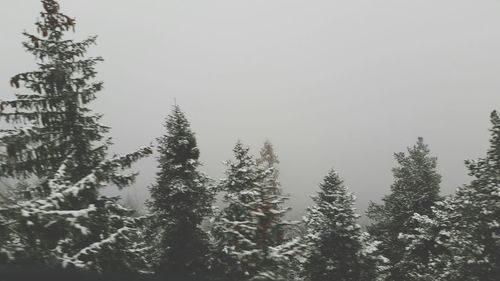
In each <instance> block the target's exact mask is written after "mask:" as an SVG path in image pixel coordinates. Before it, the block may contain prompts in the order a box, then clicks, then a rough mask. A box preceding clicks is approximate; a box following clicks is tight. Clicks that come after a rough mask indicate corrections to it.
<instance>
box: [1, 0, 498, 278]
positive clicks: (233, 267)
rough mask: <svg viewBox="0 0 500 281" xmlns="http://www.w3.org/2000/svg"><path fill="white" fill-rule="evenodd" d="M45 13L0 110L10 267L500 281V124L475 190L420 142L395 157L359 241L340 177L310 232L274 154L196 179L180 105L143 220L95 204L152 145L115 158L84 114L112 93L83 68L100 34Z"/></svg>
mask: <svg viewBox="0 0 500 281" xmlns="http://www.w3.org/2000/svg"><path fill="white" fill-rule="evenodd" d="M41 3H42V7H43V9H42V12H41V13H40V17H39V19H38V21H37V22H36V27H37V32H36V33H34V34H31V33H24V36H25V37H26V41H25V42H24V43H23V46H24V48H25V49H26V51H27V52H28V53H31V54H32V55H33V56H34V57H35V59H36V62H37V66H38V67H37V69H36V70H34V71H30V72H25V73H20V74H17V75H15V76H14V77H13V78H12V79H11V80H10V83H11V85H12V86H13V87H14V88H16V89H22V93H17V94H16V95H15V97H14V98H13V99H12V100H2V101H0V120H2V122H3V124H2V129H1V130H0V146H1V151H0V179H2V183H4V184H5V185H9V186H10V188H4V189H3V190H2V191H1V192H0V265H1V268H3V269H16V268H18V269H26V268H30V269H33V268H34V269H47V270H63V271H67V272H82V273H85V272H94V273H99V274H105V273H113V272H121V273H130V274H137V276H140V275H143V276H160V277H165V278H171V280H213V281H217V280H220V281H223V280H224V281H235V280H241V281H247V280H248V281H250V280H267V281H271V280H297V281H298V280H303V281H327V280H352V281H355V280H363V281H364V280H393V281H401V280H415V281H416V280H419V281H424V280H456V281H458V280H481V281H482V280H486V281H489V280H491V281H493V280H498V276H500V117H499V116H498V114H497V112H496V111H493V112H492V113H491V123H492V128H491V138H490V147H489V148H488V150H487V152H486V155H485V156H484V157H483V158H480V159H478V160H475V161H466V166H467V168H468V170H469V174H470V175H471V176H472V180H471V182H469V183H467V184H465V185H463V186H461V187H459V188H457V190H456V191H455V193H453V194H451V195H449V196H445V197H443V196H441V195H440V190H439V189H440V182H441V176H440V175H439V173H438V172H437V169H436V166H437V159H436V158H435V157H433V156H432V155H431V154H430V150H429V148H428V146H427V145H426V144H425V143H424V141H423V139H422V138H419V139H418V140H417V142H416V144H415V145H413V146H411V147H409V148H408V150H407V151H406V152H401V153H396V154H395V160H396V162H397V165H396V167H395V168H393V170H392V172H393V175H394V183H393V184H392V186H391V192H390V194H389V195H387V196H385V197H384V198H383V200H382V202H381V203H380V204H373V203H372V204H371V205H370V207H369V209H368V211H367V215H368V217H369V218H370V219H371V220H372V224H371V225H369V226H368V227H367V229H363V228H362V227H361V226H360V225H358V224H357V219H358V217H359V215H358V214H357V213H356V210H355V209H354V207H353V206H354V201H355V198H354V196H353V194H352V193H350V192H349V190H348V188H347V187H346V186H345V185H344V182H343V180H342V178H341V176H340V175H339V174H338V173H337V172H336V171H335V170H331V171H330V172H329V173H328V174H327V175H326V176H325V178H324V179H323V181H322V183H321V184H320V186H319V188H320V190H319V192H318V193H317V194H316V195H315V196H314V206H312V207H310V208H308V209H307V211H306V214H305V216H304V219H303V221H301V222H297V221H288V220H286V219H285V215H286V213H287V211H288V210H289V208H288V207H287V206H286V201H287V199H288V197H287V196H285V195H284V192H283V188H282V186H281V185H280V181H279V169H278V164H279V160H278V157H277V155H276V154H275V152H274V148H273V145H272V144H271V143H270V142H268V141H266V142H265V143H264V146H263V147H262V149H261V151H260V153H259V155H258V156H257V157H255V156H253V155H252V154H251V153H250V152H249V148H248V147H247V146H245V145H244V144H243V143H241V142H237V143H236V145H235V146H234V148H233V152H234V158H233V159H232V160H229V161H227V162H226V163H225V164H226V177H225V179H223V180H220V181H215V180H213V179H211V178H210V177H208V176H207V175H205V174H203V173H202V172H201V171H200V166H201V164H200V161H199V155H200V151H199V149H198V146H197V142H196V137H195V134H194V132H193V131H192V130H191V127H190V123H189V121H188V120H187V118H186V115H185V113H184V112H183V111H182V110H181V109H180V107H179V106H178V105H175V106H173V108H172V111H171V112H170V113H169V115H168V116H167V118H166V120H165V123H164V126H165V134H164V135H163V136H162V137H160V138H158V139H157V142H156V143H157V145H156V150H157V151H158V154H159V157H158V159H157V161H158V168H159V169H158V170H159V171H158V173H157V176H156V179H155V181H154V184H153V185H152V186H150V188H149V190H150V193H151V199H149V200H148V201H147V203H146V205H147V209H148V212H147V213H146V214H145V215H139V214H137V212H135V211H134V210H132V209H129V208H126V207H125V206H123V204H121V203H120V201H119V200H120V198H119V197H112V196H105V195H103V194H102V193H101V192H100V191H101V190H102V189H103V188H104V187H105V186H108V185H113V186H118V187H119V188H122V187H125V186H128V185H130V184H131V183H133V181H134V178H135V176H136V175H137V173H135V172H130V168H131V166H132V165H133V163H134V162H136V161H137V160H138V159H141V158H143V157H147V156H149V155H150V154H152V152H153V150H154V149H155V148H154V147H152V146H146V147H143V148H139V149H138V150H136V151H133V152H131V153H128V154H125V155H110V153H109V152H108V150H109V148H110V146H111V145H112V141H111V139H110V138H108V137H106V134H107V132H108V131H109V128H108V127H106V126H103V125H101V124H100V118H101V115H99V114H96V113H94V112H93V111H92V110H91V109H90V107H89V104H90V103H91V102H92V101H93V100H95V99H96V96H97V94H98V93H99V91H100V90H102V88H103V83H102V82H100V81H98V80H96V75H97V72H96V70H95V65H96V64H97V63H98V62H100V61H102V58H100V57H88V56H87V55H86V52H87V49H88V48H89V47H90V46H91V45H93V44H95V42H96V37H89V38H87V39H85V40H83V41H75V40H72V39H68V38H67V37H65V34H66V33H67V32H71V31H74V27H75V20H74V19H73V18H71V17H69V16H67V15H65V14H63V13H62V12H61V11H60V6H59V4H58V3H57V1H55V0H41ZM20 91H21V90H20ZM7 182H8V184H7ZM219 195H220V196H221V197H222V202H221V206H220V207H217V206H216V198H217V197H218V196H219ZM134 276H135V275H134Z"/></svg>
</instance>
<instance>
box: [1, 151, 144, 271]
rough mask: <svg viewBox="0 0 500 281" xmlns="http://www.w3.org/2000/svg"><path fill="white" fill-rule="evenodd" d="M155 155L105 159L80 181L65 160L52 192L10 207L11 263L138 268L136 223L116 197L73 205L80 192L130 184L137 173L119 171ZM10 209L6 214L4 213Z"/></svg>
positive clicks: (53, 178) (97, 268) (51, 180)
mask: <svg viewBox="0 0 500 281" xmlns="http://www.w3.org/2000/svg"><path fill="white" fill-rule="evenodd" d="M150 153H151V149H150V148H148V147H146V148H143V149H140V150H138V151H137V152H134V153H130V154H127V155H123V156H120V157H118V156H115V157H112V158H109V159H105V160H103V161H102V162H101V163H99V164H98V165H97V166H96V167H94V168H93V169H92V170H91V172H90V173H89V174H88V175H87V176H85V177H84V178H82V179H81V180H80V181H78V182H73V181H72V180H71V177H70V176H69V175H68V172H69V171H71V170H70V169H67V166H66V163H71V161H72V159H71V158H70V157H68V158H67V159H66V161H64V162H63V164H62V165H61V167H60V168H59V169H58V171H57V172H56V173H55V174H54V175H52V176H50V178H49V180H48V181H47V187H48V188H47V190H48V191H49V192H48V194H47V196H44V197H43V198H33V199H30V200H25V201H20V202H17V203H15V204H11V205H9V206H8V207H7V208H6V209H5V211H8V213H7V214H8V215H7V216H6V217H7V218H9V219H10V225H9V228H10V230H12V231H10V232H9V237H8V240H7V241H5V242H6V243H2V245H0V252H3V253H5V254H6V256H7V264H8V265H10V266H17V267H41V268H51V269H62V268H74V269H84V270H91V271H96V272H107V271H114V272H116V271H139V270H142V268H143V267H144V265H142V264H141V263H142V261H141V258H140V257H139V256H138V255H137V254H136V253H134V249H136V248H137V247H138V246H137V245H135V244H134V243H135V241H137V239H134V237H135V235H136V229H137V225H138V224H137V222H136V220H135V219H134V218H133V216H132V215H131V210H128V209H125V208H123V207H122V206H121V205H119V204H118V203H117V201H118V198H117V197H106V196H99V197H98V198H96V199H95V200H94V201H92V202H88V203H87V205H85V206H83V207H81V208H74V205H75V204H74V203H73V202H75V201H80V200H81V198H80V194H81V193H86V192H89V191H91V192H93V193H98V190H99V189H101V188H103V187H104V186H106V185H107V184H108V183H112V184H120V185H127V184H130V183H131V182H132V181H133V179H134V177H135V175H136V173H131V174H123V175H122V174H118V172H119V171H120V170H123V169H127V168H129V167H130V165H131V164H132V163H133V162H135V161H136V160H138V159H139V158H141V157H144V156H146V155H148V154H150ZM5 213H6V212H2V214H5Z"/></svg>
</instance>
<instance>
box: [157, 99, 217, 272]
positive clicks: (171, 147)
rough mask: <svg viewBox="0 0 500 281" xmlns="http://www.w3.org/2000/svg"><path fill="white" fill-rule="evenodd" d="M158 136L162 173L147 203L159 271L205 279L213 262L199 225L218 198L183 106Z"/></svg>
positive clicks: (158, 175)
mask: <svg viewBox="0 0 500 281" xmlns="http://www.w3.org/2000/svg"><path fill="white" fill-rule="evenodd" d="M165 128H166V129H167V133H166V135H164V136H163V137H161V138H160V139H158V142H159V148H158V152H159V153H160V157H159V159H158V161H159V170H160V171H159V172H158V174H157V180H156V183H155V184H154V185H153V186H152V187H151V200H150V201H149V203H148V205H149V208H150V212H151V214H152V216H153V229H154V232H153V233H154V235H155V236H157V237H158V238H157V240H158V242H157V243H158V245H156V246H155V248H156V249H157V251H156V253H155V254H154V255H155V256H156V259H157V260H156V261H155V262H156V268H155V271H156V272H157V273H159V274H164V275H166V276H168V277H169V278H179V279H182V280H190V279H192V278H201V277H204V276H205V275H206V273H207V270H208V266H209V263H208V261H209V244H208V237H207V235H206V234H205V232H204V231H202V229H201V228H200V227H201V223H202V222H203V220H204V219H205V218H206V216H207V215H209V214H210V213H211V204H212V202H213V200H214V194H213V191H212V190H211V188H210V186H209V185H210V181H209V179H208V178H207V177H206V176H205V175H203V174H202V173H200V172H199V171H198V167H199V166H200V162H199V160H198V158H199V155H200V152H199V150H198V147H197V144H196V138H195V136H194V134H193V132H192V131H191V129H190V124H189V122H188V120H187V119H186V117H185V115H184V113H183V112H182V111H181V110H180V108H179V106H177V105H176V106H174V108H173V110H172V113H171V114H170V115H169V116H168V118H167V120H166V122H165Z"/></svg>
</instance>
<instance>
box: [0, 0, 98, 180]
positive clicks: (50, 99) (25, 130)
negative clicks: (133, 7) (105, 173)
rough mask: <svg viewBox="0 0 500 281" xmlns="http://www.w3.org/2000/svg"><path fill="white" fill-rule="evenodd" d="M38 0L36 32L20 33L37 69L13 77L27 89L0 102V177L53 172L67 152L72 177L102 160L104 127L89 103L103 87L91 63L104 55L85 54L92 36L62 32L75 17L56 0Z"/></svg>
mask: <svg viewBox="0 0 500 281" xmlns="http://www.w3.org/2000/svg"><path fill="white" fill-rule="evenodd" d="M41 3H42V5H43V11H42V12H41V13H40V19H39V20H38V21H37V22H36V26H37V31H38V34H30V33H26V32H25V33H23V34H24V36H26V38H27V41H26V42H24V43H23V45H24V47H25V49H26V51H27V52H29V53H31V54H33V56H34V57H35V59H36V61H37V65H38V69H37V70H34V71H31V72H25V73H20V74H17V75H15V76H14V77H12V79H11V80H10V84H11V85H12V86H13V87H15V88H16V89H17V88H20V87H24V89H25V90H26V92H24V93H17V94H16V98H15V99H13V100H8V101H0V119H2V120H4V121H6V122H7V123H9V124H11V125H10V128H8V129H1V130H0V143H1V144H2V146H3V150H4V151H3V153H1V154H0V155H1V156H0V157H1V158H0V160H1V161H0V176H32V175H36V176H38V177H46V176H49V175H52V174H53V173H55V172H56V170H57V169H58V168H59V166H60V165H61V163H62V162H63V161H64V159H66V157H67V156H68V155H69V153H70V152H71V153H72V158H73V159H74V161H73V162H74V163H76V164H77V165H75V166H68V165H67V166H66V169H67V170H68V173H69V175H70V176H71V179H72V180H74V181H76V180H79V179H81V178H83V177H84V176H86V175H88V174H89V173H90V171H91V170H92V168H93V167H95V166H96V165H97V164H98V163H99V162H101V161H102V159H103V157H104V155H105V148H106V147H107V146H101V145H97V146H96V145H94V144H95V143H96V142H99V141H101V140H102V139H103V136H102V134H103V133H105V132H107V131H108V128H107V127H105V126H102V125H100V124H99V123H98V121H99V119H100V115H97V114H93V113H92V112H91V111H90V109H89V108H88V104H89V103H90V102H91V101H92V100H94V99H95V94H96V93H97V92H98V91H100V90H101V89H102V83H101V82H95V81H94V78H95V76H96V71H95V69H94V67H95V64H96V63H97V62H99V61H101V60H102V59H101V58H87V57H85V53H86V52H87V48H88V47H89V46H91V45H93V44H95V40H96V37H90V38H88V39H85V40H83V41H81V42H75V41H74V40H72V39H67V38H66V37H65V34H66V33H67V32H68V31H70V30H74V27H75V20H74V19H72V18H71V17H69V16H67V15H65V14H63V13H61V12H60V7H59V4H58V3H57V1H54V0H41ZM5 128H6V127H5Z"/></svg>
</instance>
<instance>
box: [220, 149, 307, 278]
mask: <svg viewBox="0 0 500 281" xmlns="http://www.w3.org/2000/svg"><path fill="white" fill-rule="evenodd" d="M233 151H234V153H235V158H236V161H234V162H227V166H228V170H227V172H226V174H227V178H226V179H224V180H223V181H222V182H221V188H220V189H221V190H223V191H225V195H224V202H225V203H226V205H227V206H226V207H225V208H224V209H223V210H222V211H221V212H220V213H219V214H218V216H217V217H216V219H215V223H214V230H213V233H214V237H215V240H216V241H215V244H216V248H217V250H218V253H219V255H220V256H219V261H220V263H221V267H222V268H223V271H224V272H223V275H224V279H223V280H242V281H244V280H286V276H285V275H286V270H287V268H286V266H285V265H286V264H287V263H288V262H289V260H290V259H292V258H294V257H295V256H296V255H297V252H298V251H299V247H298V243H297V241H295V240H292V241H285V240H284V239H282V238H281V237H279V239H278V240H280V241H276V240H275V237H273V235H274V234H275V229H276V228H279V227H282V226H283V224H287V222H281V221H276V218H277V217H280V216H282V215H283V214H284V213H285V212H286V209H283V208H282V207H281V206H282V204H283V203H284V199H285V198H284V197H283V196H281V195H278V194H275V192H274V191H275V190H276V189H275V188H276V185H275V184H276V181H275V180H276V179H275V178H274V176H273V172H272V171H273V169H272V168H271V169H264V168H262V167H261V166H259V165H257V163H256V161H255V160H254V159H253V158H252V156H251V155H250V154H249V149H248V148H246V147H244V146H243V144H242V143H241V142H238V143H237V144H236V146H235V148H234V150H233Z"/></svg>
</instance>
